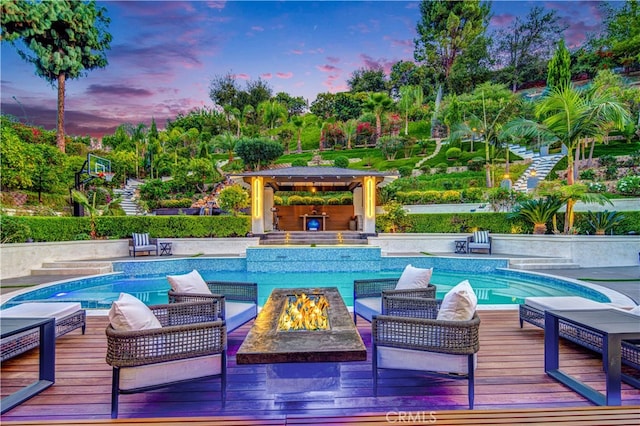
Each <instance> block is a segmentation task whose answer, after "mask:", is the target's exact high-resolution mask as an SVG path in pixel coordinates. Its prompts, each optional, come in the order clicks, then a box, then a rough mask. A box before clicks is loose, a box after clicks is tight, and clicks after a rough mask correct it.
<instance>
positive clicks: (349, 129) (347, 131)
mask: <svg viewBox="0 0 640 426" xmlns="http://www.w3.org/2000/svg"><path fill="white" fill-rule="evenodd" d="M340 127H341V129H342V131H343V132H344V135H345V136H346V137H347V149H351V138H353V135H355V134H356V130H357V129H358V122H357V121H356V120H354V119H351V120H347V121H345V122H344V123H342V125H341V126H340Z"/></svg>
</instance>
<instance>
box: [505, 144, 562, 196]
mask: <svg viewBox="0 0 640 426" xmlns="http://www.w3.org/2000/svg"><path fill="white" fill-rule="evenodd" d="M509 150H510V151H511V152H513V153H514V154H517V155H519V156H520V157H522V158H524V159H529V160H531V164H529V167H527V169H526V170H525V171H524V173H522V175H520V177H519V178H518V180H517V181H515V182H514V184H513V189H514V190H515V191H520V192H528V191H529V190H530V189H529V188H527V183H528V181H529V178H530V177H534V176H535V177H536V178H537V179H538V181H542V180H544V179H545V178H546V177H547V175H548V174H549V173H550V172H551V170H552V169H553V167H554V166H555V165H556V164H557V163H558V161H560V160H561V159H562V157H564V154H552V155H540V153H538V152H534V151H532V150H530V149H528V148H526V147H523V146H520V145H516V144H512V145H509ZM534 173H535V175H534Z"/></svg>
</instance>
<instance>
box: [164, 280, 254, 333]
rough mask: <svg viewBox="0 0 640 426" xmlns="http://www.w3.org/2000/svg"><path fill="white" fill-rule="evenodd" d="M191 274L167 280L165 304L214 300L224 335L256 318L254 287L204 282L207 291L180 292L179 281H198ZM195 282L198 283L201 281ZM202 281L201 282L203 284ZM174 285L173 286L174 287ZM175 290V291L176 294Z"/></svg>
mask: <svg viewBox="0 0 640 426" xmlns="http://www.w3.org/2000/svg"><path fill="white" fill-rule="evenodd" d="M193 275H194V274H193V272H191V273H190V274H186V275H182V276H170V277H167V278H168V279H169V282H171V281H173V283H172V284H171V286H172V289H171V290H169V303H180V302H192V301H197V300H199V301H203V300H215V301H217V304H216V306H217V307H218V310H219V312H218V315H219V316H220V318H222V319H223V320H225V322H226V324H227V332H229V333H231V332H232V331H233V330H235V329H237V328H238V327H240V326H242V325H243V324H245V323H247V322H249V321H251V320H252V319H254V318H255V317H256V316H257V315H258V284H257V283H250V282H231V281H206V282H205V283H206V287H207V288H208V291H206V290H205V291H203V290H197V288H192V287H185V286H182V288H183V289H185V290H186V291H185V290H180V287H181V286H180V285H179V281H184V280H189V279H193V278H195V279H198V277H199V276H200V275H199V274H198V276H196V277H194V276H193ZM199 279H202V278H201V277H200V278H199ZM203 281H204V280H203ZM176 283H177V284H176ZM176 289H178V290H177V291H176Z"/></svg>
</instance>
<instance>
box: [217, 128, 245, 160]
mask: <svg viewBox="0 0 640 426" xmlns="http://www.w3.org/2000/svg"><path fill="white" fill-rule="evenodd" d="M238 140H239V139H238V138H236V137H235V136H234V135H233V133H231V132H229V131H225V132H223V133H221V134H219V135H217V136H216V137H215V138H214V139H213V145H214V146H215V147H216V148H219V149H221V150H222V151H224V152H226V153H227V154H229V163H232V162H233V153H234V151H235V149H236V143H237V142H238Z"/></svg>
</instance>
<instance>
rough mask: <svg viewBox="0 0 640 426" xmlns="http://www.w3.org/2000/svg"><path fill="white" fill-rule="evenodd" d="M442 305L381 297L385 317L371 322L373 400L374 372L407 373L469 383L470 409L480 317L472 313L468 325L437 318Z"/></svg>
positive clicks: (433, 302) (412, 298) (380, 316)
mask: <svg viewBox="0 0 640 426" xmlns="http://www.w3.org/2000/svg"><path fill="white" fill-rule="evenodd" d="M445 297H446V296H445ZM442 305H443V301H442V300H435V299H423V298H415V297H384V298H383V315H376V316H374V317H373V321H372V323H371V330H372V336H371V338H372V346H373V355H372V370H373V388H374V396H377V395H378V369H394V370H411V371H416V372H421V373H426V374H429V375H436V376H440V377H448V378H453V379H467V381H468V396H469V408H471V409H472V408H473V403H474V389H475V380H474V371H475V368H476V366H477V352H478V350H479V349H480V337H479V335H480V333H479V332H480V318H479V317H478V314H477V312H475V309H474V311H473V314H472V316H471V318H470V319H468V320H444V319H438V313H439V311H440V310H441V309H443V310H444V308H442Z"/></svg>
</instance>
